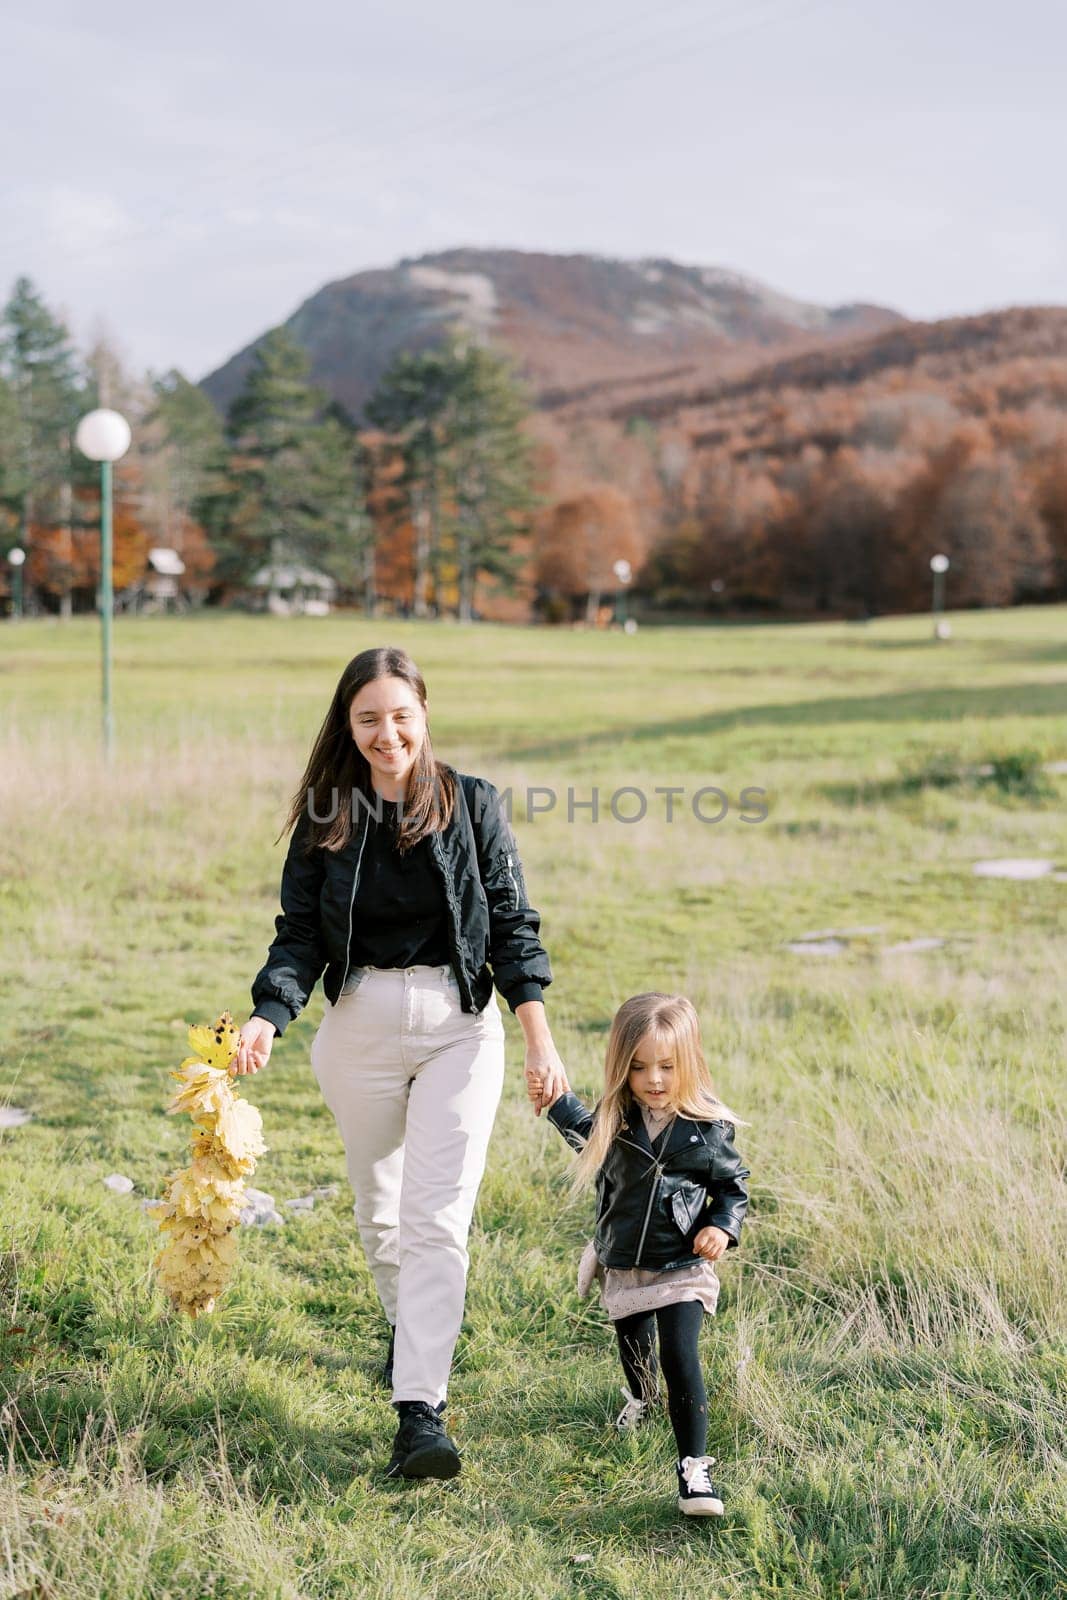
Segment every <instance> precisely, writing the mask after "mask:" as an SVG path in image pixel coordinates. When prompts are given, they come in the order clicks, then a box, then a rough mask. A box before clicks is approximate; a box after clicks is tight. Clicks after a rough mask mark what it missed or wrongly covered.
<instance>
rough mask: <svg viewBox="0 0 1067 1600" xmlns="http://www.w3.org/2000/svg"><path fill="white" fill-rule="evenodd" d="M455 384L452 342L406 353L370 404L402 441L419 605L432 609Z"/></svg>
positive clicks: (420, 610) (371, 413)
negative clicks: (431, 588)
mask: <svg viewBox="0 0 1067 1600" xmlns="http://www.w3.org/2000/svg"><path fill="white" fill-rule="evenodd" d="M454 382H455V371H454V358H453V352H452V350H451V348H450V347H449V346H445V347H443V348H441V349H435V350H423V351H419V352H418V353H412V352H410V351H402V352H401V354H400V355H399V356H397V357H396V359H395V360H394V361H393V362H392V363H391V365H390V366H389V368H388V369H387V370H386V372H384V373H383V375H382V378H381V380H380V382H379V384H378V387H377V389H376V390H375V392H374V394H373V396H372V397H371V399H370V401H369V402H368V404H367V416H368V418H369V419H370V421H371V422H372V423H373V424H374V426H375V427H376V428H380V429H381V430H382V432H383V433H386V434H389V435H391V436H392V437H393V438H395V439H397V440H398V441H399V442H400V446H401V449H402V451H403V457H404V475H403V479H402V485H401V486H402V488H403V490H404V492H405V494H406V496H407V500H408V505H409V508H410V512H411V521H412V525H413V526H414V529H415V582H414V595H413V607H412V609H413V610H414V612H415V615H416V616H417V617H422V616H425V615H426V613H427V610H428V609H429V607H428V599H429V586H430V579H431V577H435V579H436V582H435V585H434V587H435V591H436V596H437V599H438V603H439V600H440V589H441V570H440V563H441V554H442V548H441V490H442V478H443V475H444V470H445V467H444V454H445V450H446V448H447V444H448V436H447V415H448V409H449V405H450V402H451V399H452V392H453V386H454Z"/></svg>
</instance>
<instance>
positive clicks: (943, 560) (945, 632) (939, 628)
mask: <svg viewBox="0 0 1067 1600" xmlns="http://www.w3.org/2000/svg"><path fill="white" fill-rule="evenodd" d="M948 569H949V559H948V556H943V555H936V556H931V557H930V571H931V572H932V573H933V575H934V596H933V617H934V638H935V639H950V638H951V637H952V629H951V627H950V626H949V624H948V623H947V622H946V621H945V619H944V615H943V613H944V610H945V573H946V572H947V571H948Z"/></svg>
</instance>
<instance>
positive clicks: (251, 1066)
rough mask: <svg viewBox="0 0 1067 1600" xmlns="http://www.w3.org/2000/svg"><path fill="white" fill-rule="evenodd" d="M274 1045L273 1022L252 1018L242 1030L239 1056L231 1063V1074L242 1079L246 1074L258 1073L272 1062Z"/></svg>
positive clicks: (238, 1047) (263, 1018)
mask: <svg viewBox="0 0 1067 1600" xmlns="http://www.w3.org/2000/svg"><path fill="white" fill-rule="evenodd" d="M273 1043H274V1024H273V1022H268V1021H267V1019H266V1017H250V1018H249V1019H248V1021H247V1022H246V1023H245V1025H244V1027H243V1028H242V1029H241V1039H240V1043H239V1044H238V1046H237V1054H236V1055H235V1056H234V1058H233V1060H232V1061H231V1062H230V1071H231V1073H233V1075H234V1076H235V1077H242V1076H243V1075H244V1074H245V1073H246V1072H247V1073H251V1072H258V1071H259V1069H260V1067H265V1066H266V1065H267V1062H268V1061H269V1060H270V1052H271V1046H272V1045H273Z"/></svg>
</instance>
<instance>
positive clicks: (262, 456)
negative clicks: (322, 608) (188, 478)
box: [197, 328, 353, 584]
mask: <svg viewBox="0 0 1067 1600" xmlns="http://www.w3.org/2000/svg"><path fill="white" fill-rule="evenodd" d="M324 411H325V401H324V399H323V396H322V395H321V394H320V393H319V392H318V391H317V390H316V389H314V388H313V387H312V384H311V382H310V362H309V359H308V356H307V354H306V353H305V351H304V350H303V349H301V347H300V346H299V345H298V344H297V343H296V342H295V340H294V339H293V338H292V336H291V334H289V333H288V332H287V331H286V330H285V329H284V328H278V329H275V330H274V331H273V332H272V333H270V334H268V335H267V337H266V338H265V339H264V340H263V341H262V343H261V344H260V345H259V347H258V349H257V351H256V357H255V361H254V363H253V365H252V368H251V371H250V372H249V374H248V377H247V379H246V381H245V385H244V388H243V389H242V391H241V393H240V394H239V395H238V396H237V398H236V399H235V400H234V402H233V404H232V405H231V407H230V411H229V416H228V418H227V425H226V433H227V440H228V446H229V454H228V460H227V465H226V474H225V479H224V480H222V479H216V481H215V482H214V483H212V484H211V485H209V487H208V488H207V490H206V491H205V493H204V494H203V495H202V497H201V498H200V500H199V501H198V502H197V512H198V515H200V516H201V518H202V520H203V521H204V522H205V525H206V526H207V527H208V528H209V530H210V532H211V535H212V542H213V544H214V547H215V554H216V559H217V575H218V576H219V577H220V578H221V579H222V580H223V581H225V582H228V583H233V584H247V583H248V582H249V581H250V580H251V578H252V576H253V574H254V573H255V571H256V569H257V568H258V567H260V566H262V565H263V564H267V565H270V566H275V565H278V564H281V563H285V562H306V563H311V564H313V565H315V566H318V567H323V568H325V569H326V570H327V571H332V569H333V568H334V567H335V566H336V565H337V564H338V562H339V561H343V559H344V555H345V551H346V545H347V542H348V540H349V537H350V529H349V526H348V514H349V511H350V509H351V502H352V498H353V486H352V478H351V441H350V439H349V438H348V436H347V435H346V432H345V429H344V427H343V425H342V424H341V423H340V422H339V421H338V420H337V419H336V417H326V418H324V417H323V413H324Z"/></svg>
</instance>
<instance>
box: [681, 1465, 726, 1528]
mask: <svg viewBox="0 0 1067 1600" xmlns="http://www.w3.org/2000/svg"><path fill="white" fill-rule="evenodd" d="M714 1460H715V1457H714V1456H683V1457H682V1459H681V1461H679V1463H678V1510H679V1511H680V1512H681V1513H682V1515H683V1516H686V1517H721V1516H722V1514H723V1504H722V1496H721V1495H720V1494H719V1491H718V1489H716V1487H715V1485H714V1484H713V1483H712V1481H711V1473H710V1471H709V1468H710V1467H711V1465H712V1462H713V1461H714Z"/></svg>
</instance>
